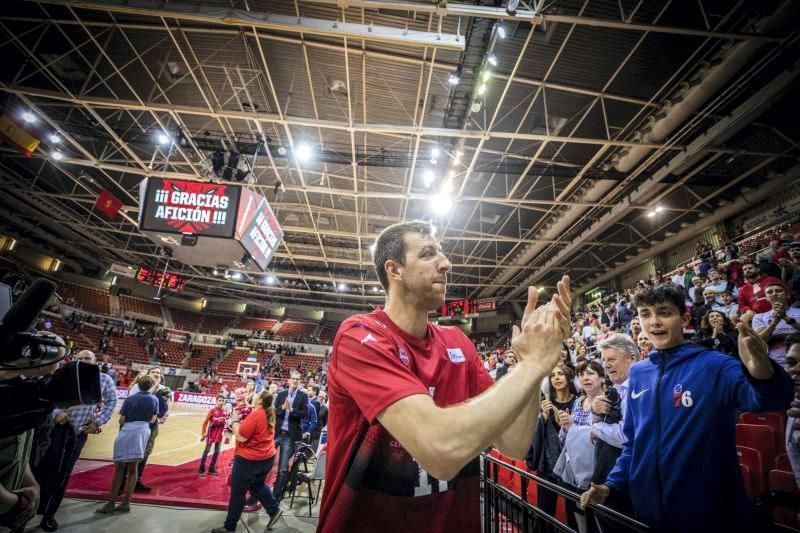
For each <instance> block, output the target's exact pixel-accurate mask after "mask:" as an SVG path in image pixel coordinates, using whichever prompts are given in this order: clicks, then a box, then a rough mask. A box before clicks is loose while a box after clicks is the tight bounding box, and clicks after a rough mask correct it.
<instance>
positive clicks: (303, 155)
mask: <svg viewBox="0 0 800 533" xmlns="http://www.w3.org/2000/svg"><path fill="white" fill-rule="evenodd" d="M294 155H295V157H297V160H298V161H308V160H309V159H311V147H310V146H309V145H307V144H305V143H303V144H300V145H298V147H297V148H296V149H295V151H294Z"/></svg>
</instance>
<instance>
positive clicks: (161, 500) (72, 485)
mask: <svg viewBox="0 0 800 533" xmlns="http://www.w3.org/2000/svg"><path fill="white" fill-rule="evenodd" d="M231 459H233V450H228V451H224V452H222V453H220V455H219V460H218V461H217V470H219V473H220V475H218V476H205V477H199V476H198V475H197V470H198V468H199V467H200V459H196V460H194V461H191V462H188V463H184V464H182V465H178V466H164V465H158V464H148V465H147V468H146V469H145V471H144V482H145V484H147V485H149V486H150V487H152V489H153V490H152V492H134V493H133V499H132V501H133V502H134V503H147V504H151V505H169V506H176V507H193V508H201V509H219V510H223V511H224V510H226V509H227V508H228V497H229V496H230V487H228V484H227V481H228V476H229V475H230V473H231V467H230V466H228V463H229V462H230V460H231ZM210 460H211V458H210V457H209V459H208V461H210ZM206 464H208V463H206ZM80 466H81V463H80V461H79V462H78V464H77V465H76V467H75V469H74V470H73V474H72V477H71V478H70V480H69V486H68V487H67V497H68V498H87V499H92V500H105V499H106V498H108V492H109V490H110V489H111V477H112V476H113V474H114V464H113V463H108V464H106V465H105V466H100V467H98V468H93V469H90V470H82V471H79V470H80ZM276 474H277V469H276V468H273V470H272V472H271V473H270V475H269V476H268V477H267V483H268V484H269V485H272V484H273V483H274V481H275V476H276ZM259 507H260V506H259V505H257V506H256V509H257V508H259ZM245 510H253V509H248V508H246V509H245Z"/></svg>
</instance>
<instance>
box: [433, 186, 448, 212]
mask: <svg viewBox="0 0 800 533" xmlns="http://www.w3.org/2000/svg"><path fill="white" fill-rule="evenodd" d="M452 208H453V199H452V198H451V197H450V195H449V194H448V193H447V192H445V191H440V192H439V193H437V194H435V195H433V196H432V197H431V209H433V211H434V212H435V213H436V214H439V215H442V214H445V213H447V212H449V211H450V210H451V209H452Z"/></svg>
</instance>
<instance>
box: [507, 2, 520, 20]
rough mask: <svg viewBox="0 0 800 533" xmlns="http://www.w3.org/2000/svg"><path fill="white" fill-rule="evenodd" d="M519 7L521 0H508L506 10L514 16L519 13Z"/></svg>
mask: <svg viewBox="0 0 800 533" xmlns="http://www.w3.org/2000/svg"><path fill="white" fill-rule="evenodd" d="M517 9H519V0H508V3H507V4H506V12H507V13H508V14H509V15H511V16H512V17H513V16H514V15H516V14H517Z"/></svg>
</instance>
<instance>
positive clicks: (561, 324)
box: [511, 276, 572, 377]
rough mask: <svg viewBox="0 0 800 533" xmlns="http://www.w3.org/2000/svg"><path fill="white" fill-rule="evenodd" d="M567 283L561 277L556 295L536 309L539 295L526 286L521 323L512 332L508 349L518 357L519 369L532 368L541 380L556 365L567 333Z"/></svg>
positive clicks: (566, 278) (565, 279)
mask: <svg viewBox="0 0 800 533" xmlns="http://www.w3.org/2000/svg"><path fill="white" fill-rule="evenodd" d="M569 283H570V282H569V277H568V276H564V277H563V278H562V279H561V281H559V282H558V294H555V295H553V298H552V300H551V301H550V302H549V303H548V304H546V305H543V306H541V307H539V308H538V309H537V308H536V304H537V303H538V301H539V293H538V291H537V290H536V288H535V287H529V288H528V305H526V306H525V312H524V314H523V316H522V322H521V323H520V326H519V327H517V326H516V325H515V326H514V327H513V330H512V334H511V347H512V349H513V350H514V351H515V352H516V353H517V354H518V356H519V359H520V364H521V366H523V367H528V368H533V369H535V373H536V374H537V375H540V376H542V377H543V376H545V375H547V373H549V372H550V370H552V369H553V367H555V366H556V364H557V363H558V361H559V359H560V355H561V343H562V342H563V341H564V339H566V338H567V337H569V334H570V323H569V309H570V305H571V303H572V298H571V297H570V295H569Z"/></svg>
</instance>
